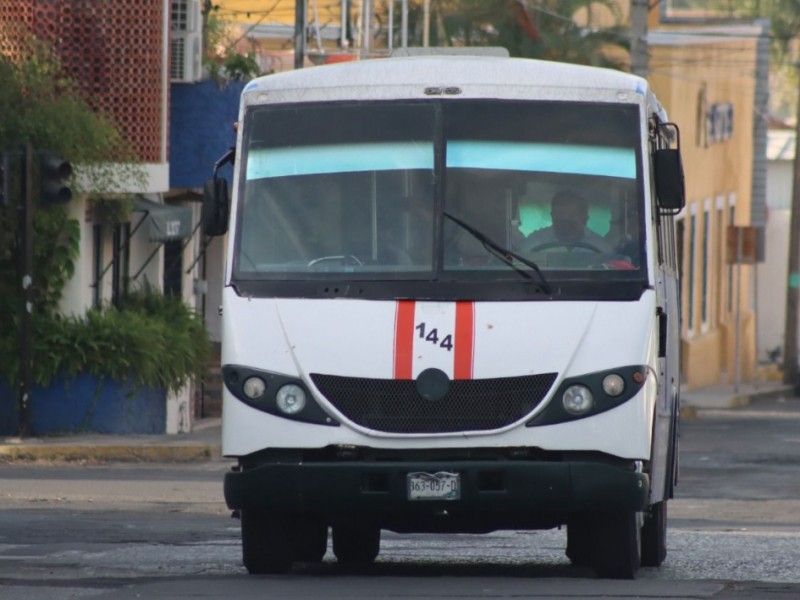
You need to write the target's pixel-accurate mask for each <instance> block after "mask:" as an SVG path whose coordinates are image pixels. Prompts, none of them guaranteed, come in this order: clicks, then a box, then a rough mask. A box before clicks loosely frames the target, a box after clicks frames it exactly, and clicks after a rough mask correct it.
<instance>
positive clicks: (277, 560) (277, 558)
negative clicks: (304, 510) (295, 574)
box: [242, 509, 294, 575]
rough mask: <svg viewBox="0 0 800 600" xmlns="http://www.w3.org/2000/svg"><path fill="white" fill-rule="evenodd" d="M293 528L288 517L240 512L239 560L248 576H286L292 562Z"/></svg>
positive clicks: (248, 510)
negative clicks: (240, 543)
mask: <svg viewBox="0 0 800 600" xmlns="http://www.w3.org/2000/svg"><path fill="white" fill-rule="evenodd" d="M293 546H294V527H293V523H292V519H290V518H289V516H288V515H272V514H267V513H265V512H262V511H258V510H253V509H244V510H242V561H243V562H244V566H245V568H246V569H247V572H248V573H250V574H251V575H266V574H277V573H286V572H287V571H288V570H289V569H291V568H292V563H293V562H294V547H293Z"/></svg>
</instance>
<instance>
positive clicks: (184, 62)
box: [169, 33, 202, 83]
mask: <svg viewBox="0 0 800 600" xmlns="http://www.w3.org/2000/svg"><path fill="white" fill-rule="evenodd" d="M200 51H201V40H200V34H199V33H192V34H183V35H176V34H174V33H173V34H172V38H171V39H170V62H169V78H170V80H171V81H175V82H179V83H191V82H193V81H199V80H200V77H201V75H202V72H201V64H200Z"/></svg>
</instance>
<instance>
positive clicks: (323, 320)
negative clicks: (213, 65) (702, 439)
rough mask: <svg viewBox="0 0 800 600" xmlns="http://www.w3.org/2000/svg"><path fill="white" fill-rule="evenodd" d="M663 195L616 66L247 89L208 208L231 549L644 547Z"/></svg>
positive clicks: (670, 421)
mask: <svg viewBox="0 0 800 600" xmlns="http://www.w3.org/2000/svg"><path fill="white" fill-rule="evenodd" d="M234 150H235V161H234V162H235V165H234V172H233V179H232V181H233V183H232V194H231V201H230V207H229V205H228V186H227V183H226V182H225V180H224V179H222V178H219V177H218V175H217V170H218V168H219V166H220V165H222V164H223V163H224V162H225V161H227V160H231V161H232V160H233V156H234ZM683 203H684V192H683V173H682V170H681V164H680V154H679V139H678V135H677V127H676V126H675V125H673V124H671V123H669V122H668V120H667V117H666V114H665V112H664V110H663V109H662V107H661V105H660V104H659V102H658V101H657V99H656V98H655V97H654V95H653V93H652V92H651V90H650V89H649V87H648V83H647V81H645V80H644V79H641V78H638V77H635V76H632V75H628V74H625V73H621V72H616V71H610V70H602V69H596V68H590V67H583V66H575V65H566V64H558V63H553V62H538V61H532V60H525V59H511V58H507V57H506V58H501V57H490V56H483V57H478V56H472V57H469V56H438V57H437V56H427V57H405V58H390V59H375V60H364V61H359V62H353V63H348V64H337V65H330V66H324V67H316V68H310V69H305V70H298V71H294V72H289V73H283V74H278V75H270V76H266V77H263V78H259V79H256V80H254V81H252V82H251V83H249V84H248V85H247V86H246V88H245V90H244V92H243V94H242V99H241V109H240V115H239V124H238V139H237V145H236V148H235V149H232V151H231V152H230V153H229V155H228V156H226V157H223V159H221V160H220V162H219V163H217V165H216V167H215V171H214V179H212V180H209V182H208V183H207V184H206V191H205V195H204V217H203V218H204V226H205V231H206V233H207V234H210V235H220V234H223V233H226V232H228V229H229V233H228V246H227V249H228V254H227V266H226V274H225V279H224V282H225V283H224V292H223V301H222V309H221V310H222V324H223V325H222V326H223V341H222V372H223V379H224V387H225V389H224V402H223V415H222V422H223V430H222V436H223V439H222V447H223V454H224V455H225V456H227V457H232V458H235V459H237V466H236V467H235V468H234V469H233V470H232V472H230V473H228V474H227V475H226V478H225V498H226V502H227V504H228V506H229V507H230V508H231V509H234V510H235V512H236V514H238V515H239V516H240V517H241V528H242V550H243V560H244V565H245V566H246V568H247V570H248V571H249V572H250V573H280V572H286V571H288V570H289V569H290V568H291V566H292V565H293V564H294V563H295V562H307V561H312V562H313V561H321V560H323V557H324V555H325V553H326V549H327V542H328V532H329V530H330V532H331V539H332V548H333V554H334V555H335V557H336V560H337V561H338V562H340V563H343V564H351V565H352V564H368V563H371V562H372V561H374V560H375V559H376V557H377V556H378V554H379V550H380V537H381V530H389V531H393V532H399V533H414V532H445V533H446V532H462V533H484V532H491V531H496V530H507V529H513V530H533V529H549V528H557V527H562V526H564V527H566V540H567V541H566V555H567V556H568V557H569V559H570V560H571V561H572V563H574V564H577V565H588V566H591V567H592V568H593V569H594V571H595V572H596V573H597V574H598V576H600V577H611V578H631V577H634V575H635V573H636V571H637V570H638V569H639V567H640V565H647V566H658V565H660V564H661V562H662V561H663V560H664V557H665V554H666V544H665V537H666V523H667V501H668V500H669V499H670V498H671V497H672V495H673V487H674V485H675V482H676V470H677V467H676V456H677V447H676V446H677V426H678V415H679V406H678V404H679V394H678V390H679V374H678V368H679V355H678V352H679V340H678V336H679V319H680V317H679V315H680V311H679V300H678V298H679V296H678V282H677V269H676V255H675V245H674V234H673V215H674V214H675V212H676V211H678V210H679V209H680V208H681V207H682V206H683ZM229 213H230V215H229ZM229 216H230V218H229Z"/></svg>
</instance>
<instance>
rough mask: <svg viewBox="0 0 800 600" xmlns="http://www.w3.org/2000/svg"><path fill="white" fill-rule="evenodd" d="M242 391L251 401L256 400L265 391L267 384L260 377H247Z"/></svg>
mask: <svg viewBox="0 0 800 600" xmlns="http://www.w3.org/2000/svg"><path fill="white" fill-rule="evenodd" d="M242 391H243V392H244V395H245V396H247V397H248V398H250V399H251V400H258V399H259V398H261V396H263V395H264V392H266V391H267V384H266V383H264V380H263V379H261V377H248V378H247V379H245V380H244V384H243V385H242Z"/></svg>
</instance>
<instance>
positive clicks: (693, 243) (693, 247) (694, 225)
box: [686, 206, 697, 333]
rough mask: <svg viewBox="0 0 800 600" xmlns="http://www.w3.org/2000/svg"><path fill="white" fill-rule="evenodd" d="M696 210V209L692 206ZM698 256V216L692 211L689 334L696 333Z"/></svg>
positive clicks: (688, 284) (688, 275)
mask: <svg viewBox="0 0 800 600" xmlns="http://www.w3.org/2000/svg"><path fill="white" fill-rule="evenodd" d="M692 208H693V209H694V208H695V207H694V206H692ZM696 255H697V214H696V213H695V211H694V210H692V214H691V215H689V272H688V273H687V278H686V283H687V286H686V287H687V292H688V305H689V306H688V310H687V321H688V323H687V324H688V327H689V333H693V332H694V270H695V266H694V265H695V257H696Z"/></svg>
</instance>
